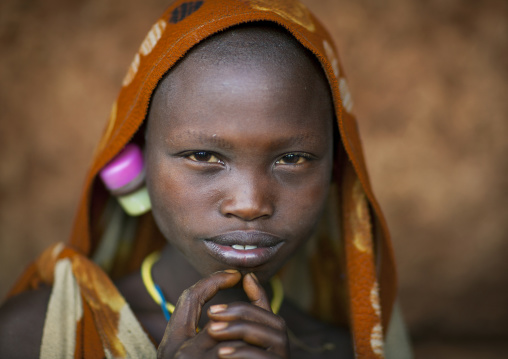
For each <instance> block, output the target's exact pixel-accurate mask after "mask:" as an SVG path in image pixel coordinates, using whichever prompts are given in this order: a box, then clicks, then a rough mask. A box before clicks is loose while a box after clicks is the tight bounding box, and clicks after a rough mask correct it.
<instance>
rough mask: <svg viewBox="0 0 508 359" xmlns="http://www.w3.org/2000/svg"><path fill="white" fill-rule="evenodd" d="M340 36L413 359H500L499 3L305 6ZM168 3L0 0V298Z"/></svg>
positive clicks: (63, 223) (502, 43)
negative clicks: (397, 279) (390, 247)
mask: <svg viewBox="0 0 508 359" xmlns="http://www.w3.org/2000/svg"><path fill="white" fill-rule="evenodd" d="M305 2H306V3H307V4H308V5H309V6H310V8H311V9H312V10H314V12H315V13H316V14H317V15H318V17H320V18H321V19H322V20H323V22H324V23H325V24H326V25H327V27H328V28H329V30H330V31H331V32H332V34H333V36H334V38H335V39H336V42H337V45H338V47H339V50H340V53H341V58H342V61H343V63H344V66H345V69H346V71H347V73H348V76H349V84H350V88H351V92H352V95H353V98H354V99H355V112H356V114H357V115H358V118H359V119H360V128H361V132H362V134H363V140H364V144H365V148H366V152H367V159H368V165H369V168H370V170H371V175H372V180H373V183H374V187H375V190H376V192H377V195H378V197H379V199H380V202H381V204H382V206H383V207H384V209H385V211H386V215H387V218H388V222H389V224H390V226H391V229H392V233H393V241H394V245H395V250H396V255H397V259H398V264H399V273H400V298H401V304H402V309H403V311H404V314H405V316H406V319H407V323H408V326H409V329H410V331H411V335H412V339H413V343H414V347H415V352H416V354H417V357H420V358H506V357H508V324H507V321H508V260H506V257H507V256H508V241H507V239H508V238H507V237H508V206H507V205H506V204H507V203H508V178H507V173H508V160H507V159H506V157H507V156H506V154H507V153H508V141H507V140H506V137H507V136H508V118H507V117H508V101H507V100H508V81H507V80H508V76H507V75H508V2H507V1H505V0H497V1H496V0H484V1H473V0H462V1H459V0H446V1H445V0H430V1H418V0H412V1H404V0H387V1H374V0H356V1H354V0H320V1H318V0H315V1H310V0H307V1H305ZM166 5H167V2H166V1H162V0H145V1H143V2H140V1H135V0H123V1H111V0H90V1H84V0H82V1H77V0H74V1H69V0H66V1H64V0H44V1H43V0H2V1H1V2H0V153H1V155H0V296H3V295H5V293H6V291H7V289H8V287H9V286H10V285H11V284H12V283H13V281H14V280H15V278H16V277H17V276H18V275H19V274H20V272H21V270H22V268H23V267H24V266H25V265H26V264H27V263H28V262H29V261H30V260H31V259H33V258H34V257H35V256H36V255H37V254H38V253H40V252H41V250H42V249H43V248H45V247H46V246H47V245H49V244H50V243H52V242H54V241H58V240H65V239H66V237H67V235H68V233H69V230H70V226H71V223H72V217H73V212H74V209H75V206H76V204H77V198H78V195H79V191H80V189H81V185H82V179H83V175H84V173H85V170H86V167H87V164H88V162H89V160H90V159H91V155H92V151H93V147H94V145H95V144H96V142H97V141H98V136H99V134H100V133H101V131H102V129H103V126H104V125H105V121H106V119H107V116H108V114H109V109H110V105H111V104H112V103H113V101H114V99H115V97H116V93H117V90H118V89H119V88H120V83H121V80H122V78H123V75H124V73H125V71H126V69H127V67H128V65H129V63H130V61H131V58H132V56H133V54H134V52H135V51H136V50H137V47H138V46H139V44H140V42H141V41H142V39H143V38H144V35H145V33H146V32H147V31H148V29H149V28H150V26H151V23H152V21H153V20H155V19H156V18H157V17H158V16H159V15H160V13H161V12H162V10H163V9H164V8H165V7H166Z"/></svg>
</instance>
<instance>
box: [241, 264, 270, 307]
mask: <svg viewBox="0 0 508 359" xmlns="http://www.w3.org/2000/svg"><path fill="white" fill-rule="evenodd" d="M243 290H244V291H245V293H246V294H247V297H248V298H249V300H250V302H251V303H252V304H254V305H255V306H257V307H260V308H263V309H265V310H268V311H269V312H271V311H272V308H271V307H270V301H269V300H268V296H267V295H266V292H265V290H264V289H263V287H262V286H261V284H259V281H258V279H257V277H256V275H255V274H254V273H249V274H247V275H245V276H244V277H243Z"/></svg>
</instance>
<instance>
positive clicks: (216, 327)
mask: <svg viewBox="0 0 508 359" xmlns="http://www.w3.org/2000/svg"><path fill="white" fill-rule="evenodd" d="M240 279H241V275H240V273H238V272H236V271H225V272H217V273H214V274H212V275H211V276H210V277H208V278H205V279H202V280H200V281H199V282H198V283H196V284H195V285H193V286H192V287H190V288H189V289H187V290H186V291H184V292H183V293H182V295H181V296H180V299H179V300H178V303H177V304H176V308H175V311H174V313H173V315H172V316H171V319H170V321H169V323H168V325H167V327H166V331H165V333H164V338H163V339H162V342H161V344H160V345H159V350H158V358H179V359H180V358H287V357H289V354H288V353H289V345H288V339H287V333H286V327H285V323H284V321H283V320H282V319H281V318H280V317H278V316H276V315H274V314H273V313H272V312H271V309H270V304H269V301H268V298H267V296H266V293H265V292H264V290H263V288H262V287H261V286H260V285H259V283H258V282H257V280H256V279H255V277H254V276H253V275H250V274H249V275H246V276H245V277H244V280H243V287H244V290H245V292H246V293H247V296H248V298H249V299H250V301H251V304H249V303H234V304H230V305H218V306H213V307H211V308H210V310H209V311H208V316H209V317H210V322H209V323H208V324H207V325H206V326H205V328H203V330H201V331H200V332H199V333H196V329H197V326H198V321H199V318H200V316H201V310H202V307H203V305H204V304H205V303H206V302H207V301H208V300H210V299H211V298H212V297H213V296H215V294H217V292H218V291H219V290H221V289H226V288H230V287H233V286H234V285H235V284H237V283H238V282H239V281H240Z"/></svg>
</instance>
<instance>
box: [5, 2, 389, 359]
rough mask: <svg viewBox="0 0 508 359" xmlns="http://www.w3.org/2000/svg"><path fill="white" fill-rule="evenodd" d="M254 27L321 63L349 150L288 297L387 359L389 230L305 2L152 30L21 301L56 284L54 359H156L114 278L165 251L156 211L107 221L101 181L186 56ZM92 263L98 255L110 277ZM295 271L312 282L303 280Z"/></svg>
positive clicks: (207, 11) (205, 8) (248, 7)
mask: <svg viewBox="0 0 508 359" xmlns="http://www.w3.org/2000/svg"><path fill="white" fill-rule="evenodd" d="M253 21H268V22H272V23H276V24H279V25H280V26H282V27H284V28H285V29H287V30H288V31H289V32H290V33H291V34H292V35H293V36H294V37H295V38H296V39H297V40H298V41H299V42H300V43H301V44H302V45H303V46H304V47H306V48H307V49H309V50H310V51H311V52H312V53H314V54H315V56H316V57H317V59H318V60H319V62H320V63H321V65H322V67H323V70H324V72H325V74H326V76H327V79H328V82H329V84H330V88H331V92H332V95H333V100H334V107H335V114H336V118H337V126H338V129H339V132H340V137H341V140H342V145H343V148H341V153H344V155H342V157H341V156H339V155H337V158H340V159H341V161H340V163H337V164H336V166H335V179H334V181H335V187H336V188H337V190H336V191H333V192H332V194H331V196H330V207H331V208H334V209H333V210H330V211H328V213H326V214H325V216H324V220H323V226H321V228H320V230H319V231H318V234H317V235H316V238H315V239H314V240H312V241H311V244H309V246H307V247H306V250H307V252H306V253H303V255H297V256H296V257H295V260H300V262H299V263H298V265H293V266H291V265H288V268H285V269H284V270H283V276H284V277H285V283H284V285H285V290H286V291H287V293H288V294H289V296H290V294H291V293H299V294H300V295H299V296H300V297H305V295H302V293H309V295H308V296H307V297H306V298H303V300H301V301H300V303H299V305H300V306H301V307H302V309H304V310H307V311H308V312H309V313H311V314H313V315H314V316H316V317H317V318H319V319H321V320H324V321H327V322H331V323H335V324H343V323H346V324H347V325H349V327H350V329H351V332H352V335H353V340H354V348H355V353H356V357H357V358H382V357H383V342H384V340H383V336H384V334H385V333H386V330H387V328H388V322H389V320H390V317H391V312H392V307H393V305H394V301H395V297H396V274H395V266H394V260H393V253H392V248H391V243H390V237H389V233H388V229H387V226H386V223H385V220H384V217H383V214H382V212H381V209H380V207H379V205H378V203H377V201H376V199H375V197H374V194H373V192H372V188H371V185H370V181H369V177H368V173H367V170H366V166H365V161H364V157H363V150H362V146H361V142H360V137H359V134H358V130H357V123H356V119H355V117H354V115H353V113H352V107H353V106H352V101H351V97H350V94H349V90H348V85H347V81H346V78H345V77H344V71H343V69H342V66H341V64H340V62H339V59H338V56H337V52H336V49H335V47H334V45H333V42H332V40H331V38H330V36H329V35H328V33H327V32H326V30H325V29H324V28H323V26H322V25H321V23H320V22H319V21H318V20H317V19H316V18H315V17H314V16H313V15H312V14H311V13H310V12H309V11H308V10H307V8H306V7H305V6H304V5H302V4H301V3H299V2H297V1H292V0H275V1H273V0H270V1H269V0H235V1H234V0H204V1H184V0H180V1H175V2H173V3H172V4H171V6H170V7H169V8H168V9H167V10H166V11H165V12H164V14H163V15H162V16H161V17H160V19H158V20H157V21H156V22H155V24H154V25H153V27H152V28H151V29H150V31H149V33H148V35H147V36H146V38H145V40H144V41H143V43H142V44H141V47H140V48H139V50H138V52H137V53H136V54H135V56H134V59H133V61H132V64H131V66H130V68H129V70H128V72H127V75H126V76H125V78H124V80H123V87H122V89H121V91H120V94H119V96H118V98H117V100H116V101H115V103H114V104H113V107H112V110H111V114H110V117H109V120H108V123H107V125H106V128H105V131H104V134H103V136H102V139H101V141H100V143H99V145H98V146H97V148H96V151H95V155H94V158H93V161H92V164H91V166H90V169H89V171H88V173H87V176H86V180H85V185H84V189H83V192H82V197H81V201H80V205H79V207H78V211H77V215H76V219H75V222H74V227H73V231H72V233H71V236H70V240H69V244H68V246H67V247H63V246H61V245H57V246H54V247H52V248H50V249H48V250H47V251H46V252H44V254H43V255H42V256H41V258H40V259H39V260H37V261H36V262H35V263H34V264H32V265H31V266H30V267H29V268H28V269H27V271H26V272H25V273H24V275H23V276H22V277H21V278H20V280H19V281H18V282H17V284H16V285H15V287H14V288H13V290H12V291H11V293H10V295H14V294H16V293H19V292H22V291H27V290H30V289H33V288H36V287H37V284H38V283H41V282H44V283H46V284H49V285H52V286H53V293H52V295H51V301H50V304H49V308H48V313H47V318H46V325H45V327H44V338H43V343H42V350H43V353H42V354H43V357H44V355H46V356H47V355H50V356H51V355H53V353H54V352H53V351H54V350H57V352H58V353H61V356H62V357H68V355H69V354H71V353H74V357H75V358H96V357H104V356H106V357H147V358H148V357H153V356H154V355H155V348H154V346H153V344H152V343H151V342H150V340H149V339H148V337H147V336H146V334H145V333H144V331H143V330H142V328H141V326H140V325H139V323H137V321H136V319H135V318H134V316H133V315H132V312H131V311H130V309H129V307H128V305H127V304H126V303H125V300H124V299H123V298H122V297H121V295H120V294H119V293H118V290H117V289H116V288H115V286H114V285H113V283H112V282H111V280H110V278H117V277H121V276H122V275H125V274H126V273H128V272H130V271H132V270H135V269H137V268H139V265H140V263H141V260H142V258H144V257H145V256H146V255H148V254H149V253H150V252H151V251H153V250H154V249H156V248H158V247H160V246H161V245H162V244H163V243H164V242H163V241H162V240H161V238H160V234H158V235H157V233H158V231H157V229H156V228H154V225H153V219H152V218H151V214H147V215H145V216H144V217H143V218H141V219H139V220H138V219H136V220H134V219H130V220H125V219H122V218H123V217H122V216H120V217H118V216H116V215H115V214H114V211H113V215H111V216H109V217H108V216H105V213H107V212H108V211H109V210H108V208H109V206H108V205H107V203H108V198H109V194H108V193H107V192H106V191H105V189H104V187H103V186H102V185H101V184H100V183H99V181H97V180H96V176H97V173H98V172H99V171H100V170H101V169H102V168H103V167H104V166H105V165H106V164H107V163H108V162H109V161H110V160H111V159H112V158H113V157H114V156H115V155H116V154H117V153H118V152H119V151H120V150H121V149H122V148H123V147H124V146H125V145H126V144H127V143H129V142H130V141H137V140H138V139H139V137H140V132H138V130H139V129H140V127H141V126H142V124H143V121H144V119H145V117H146V114H147V109H148V106H149V102H150V98H151V96H152V93H153V91H154V89H155V87H156V86H157V84H158V82H159V80H160V79H161V78H162V76H163V75H164V74H165V73H166V72H167V71H168V70H169V69H170V68H171V67H172V66H173V65H174V64H175V63H176V62H177V61H178V59H180V58H181V57H182V56H184V55H185V53H186V52H187V51H189V49H191V48H192V47H193V46H195V45H196V44H197V43H199V42H200V41H202V40H204V39H205V38H207V37H209V36H210V35H212V34H214V33H217V32H219V31H221V30H224V29H226V28H229V27H232V26H235V25H238V24H242V23H246V22H253ZM115 216H116V217H118V218H119V219H118V220H117V221H116V222H118V221H119V222H121V225H120V226H118V225H117V226H116V227H115V226H113V227H114V228H124V227H129V228H131V229H132V230H130V231H129V233H130V234H129V235H128V236H127V237H128V238H123V240H121V241H118V238H119V237H121V234H122V233H121V230H119V231H118V230H116V231H115V230H114V229H113V230H112V229H111V223H109V222H108V221H104V218H106V217H107V218H110V219H111V221H112V222H113V223H116V222H115V220H114V218H115ZM124 220H125V221H126V222H125V223H123V222H122V221H124ZM122 223H123V224H122ZM113 232H115V233H114V235H113V234H112V233H113ZM129 236H130V237H129ZM70 248H72V249H70ZM88 258H94V259H95V260H96V261H97V262H98V263H100V264H101V266H102V269H100V268H99V267H98V266H97V265H95V264H94V263H93V262H92V261H90V260H89V259H88ZM293 262H294V261H293ZM291 267H292V268H293V269H295V268H296V272H295V270H292V269H291ZM292 271H293V273H291V272H292ZM106 273H107V274H106ZM294 273H298V275H297V277H298V278H300V279H303V278H306V279H307V280H300V281H295V280H294V278H295V275H294ZM303 282H307V285H308V287H307V289H308V291H307V290H305V291H304V290H303V289H302V288H305V284H302V283H303ZM295 297H296V296H295ZM55 308H65V310H61V311H60V310H56V309H55ZM66 313H69V314H66ZM55 323H58V325H57V324H55ZM60 325H62V327H59V326H60ZM74 327H75V328H74ZM59 331H60V332H61V331H66V332H67V333H73V336H74V337H75V338H76V340H75V341H74V342H73V343H71V342H67V341H66V340H64V339H63V337H62V339H60V334H59ZM68 337H69V336H65V338H68ZM49 353H51V354H49Z"/></svg>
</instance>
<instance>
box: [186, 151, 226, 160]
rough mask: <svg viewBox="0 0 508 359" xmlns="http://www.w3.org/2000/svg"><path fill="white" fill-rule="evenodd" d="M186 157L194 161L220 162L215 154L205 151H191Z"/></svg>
mask: <svg viewBox="0 0 508 359" xmlns="http://www.w3.org/2000/svg"><path fill="white" fill-rule="evenodd" d="M187 158H188V159H190V160H191V161H195V162H207V163H222V161H221V160H220V159H219V158H218V157H217V156H215V155H214V154H213V153H211V152H207V151H199V152H193V153H191V154H189V155H188V156H187Z"/></svg>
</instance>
